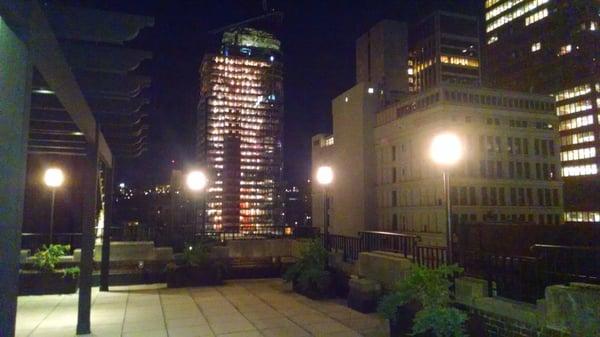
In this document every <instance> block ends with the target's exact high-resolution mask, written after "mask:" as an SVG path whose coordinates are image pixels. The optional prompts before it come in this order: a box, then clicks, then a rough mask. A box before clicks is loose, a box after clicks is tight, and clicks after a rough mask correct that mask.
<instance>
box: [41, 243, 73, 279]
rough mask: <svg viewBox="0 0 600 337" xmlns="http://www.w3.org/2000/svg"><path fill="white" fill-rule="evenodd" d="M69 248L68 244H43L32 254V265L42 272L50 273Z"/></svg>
mask: <svg viewBox="0 0 600 337" xmlns="http://www.w3.org/2000/svg"><path fill="white" fill-rule="evenodd" d="M70 250H71V246H69V245H58V244H57V245H53V244H51V245H49V246H46V245H44V246H42V249H39V250H38V251H37V252H36V253H35V255H34V256H33V265H34V266H35V267H36V268H37V269H39V270H40V271H42V272H48V273H51V272H53V271H54V270H55V269H56V264H57V263H58V262H59V261H60V257H61V256H65V255H67V254H68V253H69V251H70Z"/></svg>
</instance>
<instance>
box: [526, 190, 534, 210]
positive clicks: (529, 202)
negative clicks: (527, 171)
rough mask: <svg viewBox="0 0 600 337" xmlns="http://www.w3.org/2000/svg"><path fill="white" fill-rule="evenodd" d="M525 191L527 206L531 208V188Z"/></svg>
mask: <svg viewBox="0 0 600 337" xmlns="http://www.w3.org/2000/svg"><path fill="white" fill-rule="evenodd" d="M526 191H527V206H533V191H532V190H531V188H528V189H527V190H526Z"/></svg>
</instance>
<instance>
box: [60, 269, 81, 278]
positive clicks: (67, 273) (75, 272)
mask: <svg viewBox="0 0 600 337" xmlns="http://www.w3.org/2000/svg"><path fill="white" fill-rule="evenodd" d="M79 273H80V270H79V267H69V268H65V269H64V270H63V278H72V279H76V278H78V277H79Z"/></svg>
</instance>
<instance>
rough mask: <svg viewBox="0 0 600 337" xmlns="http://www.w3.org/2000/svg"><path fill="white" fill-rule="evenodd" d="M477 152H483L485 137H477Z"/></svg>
mask: <svg viewBox="0 0 600 337" xmlns="http://www.w3.org/2000/svg"><path fill="white" fill-rule="evenodd" d="M479 151H481V152H483V151H485V136H479Z"/></svg>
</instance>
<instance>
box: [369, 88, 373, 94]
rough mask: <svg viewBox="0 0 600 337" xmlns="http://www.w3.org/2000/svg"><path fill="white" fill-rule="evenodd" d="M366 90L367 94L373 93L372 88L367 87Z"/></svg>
mask: <svg viewBox="0 0 600 337" xmlns="http://www.w3.org/2000/svg"><path fill="white" fill-rule="evenodd" d="M367 92H368V93H369V94H372V93H374V92H375V89H373V88H369V89H367Z"/></svg>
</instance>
